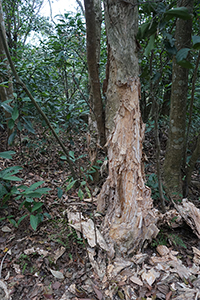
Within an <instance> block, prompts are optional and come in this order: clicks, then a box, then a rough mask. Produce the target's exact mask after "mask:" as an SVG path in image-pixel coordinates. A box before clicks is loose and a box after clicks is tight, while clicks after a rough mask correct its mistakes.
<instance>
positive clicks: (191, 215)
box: [174, 199, 200, 238]
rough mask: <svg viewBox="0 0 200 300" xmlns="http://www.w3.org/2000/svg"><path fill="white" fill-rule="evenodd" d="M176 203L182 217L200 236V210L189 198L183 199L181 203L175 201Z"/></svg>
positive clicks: (199, 236)
mask: <svg viewBox="0 0 200 300" xmlns="http://www.w3.org/2000/svg"><path fill="white" fill-rule="evenodd" d="M174 205H175V207H176V209H177V211H178V212H179V214H180V215H181V217H182V218H183V219H184V220H185V222H186V223H187V224H188V225H189V226H190V227H191V229H192V230H193V232H194V233H195V234H196V235H197V236H198V238H200V210H199V209H198V208H197V207H196V206H195V205H194V204H193V203H192V202H189V201H188V200H187V199H183V200H182V203H181V204H176V203H174Z"/></svg>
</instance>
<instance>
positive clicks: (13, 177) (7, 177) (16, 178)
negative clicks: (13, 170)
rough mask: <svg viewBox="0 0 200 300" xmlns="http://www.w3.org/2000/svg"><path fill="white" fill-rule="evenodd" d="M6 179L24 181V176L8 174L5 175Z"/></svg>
mask: <svg viewBox="0 0 200 300" xmlns="http://www.w3.org/2000/svg"><path fill="white" fill-rule="evenodd" d="M3 179H4V180H10V181H22V180H23V179H22V178H19V177H17V176H11V175H9V174H8V175H6V176H4V177H3Z"/></svg>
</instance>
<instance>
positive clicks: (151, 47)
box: [144, 33, 155, 56]
mask: <svg viewBox="0 0 200 300" xmlns="http://www.w3.org/2000/svg"><path fill="white" fill-rule="evenodd" d="M154 43H155V33H154V34H152V35H151V36H150V39H149V42H148V45H147V47H146V49H145V51H144V55H145V56H148V55H149V53H150V52H151V50H153V49H154Z"/></svg>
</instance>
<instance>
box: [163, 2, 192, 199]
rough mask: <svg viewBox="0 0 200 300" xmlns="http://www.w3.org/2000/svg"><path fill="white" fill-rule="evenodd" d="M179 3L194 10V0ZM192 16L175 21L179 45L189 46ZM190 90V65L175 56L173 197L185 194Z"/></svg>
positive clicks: (169, 174) (168, 172)
mask: <svg viewBox="0 0 200 300" xmlns="http://www.w3.org/2000/svg"><path fill="white" fill-rule="evenodd" d="M177 6H185V7H187V8H188V10H189V11H190V12H191V11H192V9H193V1H192V0H191V1H188V0H183V1H180V0H179V1H178V5H177ZM191 32H192V20H187V21H185V20H182V19H178V20H177V23H176V33H175V39H176V48H177V50H178V51H179V50H180V49H182V48H185V47H190V41H191ZM187 93H188V69H186V68H183V67H181V66H180V65H178V64H177V63H176V59H175V58H174V60H173V73H172V90H171V104H170V124H169V125H170V127H169V139H168V144H167V151H166V156H165V163H164V179H165V187H166V188H167V192H168V195H169V196H170V197H171V198H174V199H181V198H182V172H181V167H182V160H183V155H184V141H185V128H186V105H187Z"/></svg>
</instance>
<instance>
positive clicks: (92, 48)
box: [84, 0, 106, 148]
mask: <svg viewBox="0 0 200 300" xmlns="http://www.w3.org/2000/svg"><path fill="white" fill-rule="evenodd" d="M84 3H85V17H86V25H87V30H86V31H87V63H88V71H89V82H90V105H91V107H92V111H91V114H93V112H94V115H91V118H90V124H89V125H90V127H91V130H90V132H91V133H90V134H91V139H92V138H93V132H94V130H95V129H96V130H95V131H97V134H98V136H99V142H100V145H101V146H102V147H104V145H105V143H106V138H105V119H104V110H103V103H102V98H101V90H100V80H99V57H100V38H101V19H102V17H101V1H100V0H85V1H84ZM94 140H95V141H94V143H93V144H94V148H96V147H97V146H96V145H97V143H98V139H97V137H96V136H95V137H94ZM91 142H92V141H91ZM91 142H90V143H91ZM95 144H96V145H95ZM91 147H92V146H91Z"/></svg>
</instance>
